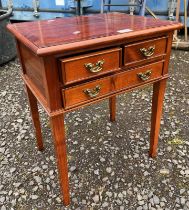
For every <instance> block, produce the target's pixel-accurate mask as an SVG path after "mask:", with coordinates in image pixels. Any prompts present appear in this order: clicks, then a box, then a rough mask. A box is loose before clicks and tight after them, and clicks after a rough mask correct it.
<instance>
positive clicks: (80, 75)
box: [60, 48, 121, 85]
mask: <svg viewBox="0 0 189 210" xmlns="http://www.w3.org/2000/svg"><path fill="white" fill-rule="evenodd" d="M120 58H121V48H113V49H109V50H103V51H99V52H95V53H90V54H86V55H81V56H74V57H71V58H66V59H61V60H60V61H61V75H62V81H63V83H64V84H65V85H67V84H71V83H74V82H78V81H82V80H85V79H90V78H94V77H96V76H100V75H104V74H107V73H109V72H115V71H117V70H119V69H120V65H121V59H120Z"/></svg>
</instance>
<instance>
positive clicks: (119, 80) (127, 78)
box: [115, 61, 163, 90]
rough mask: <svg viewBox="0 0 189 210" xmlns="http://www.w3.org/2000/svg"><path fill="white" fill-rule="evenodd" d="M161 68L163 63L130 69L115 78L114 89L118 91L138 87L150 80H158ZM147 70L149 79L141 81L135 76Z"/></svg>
mask: <svg viewBox="0 0 189 210" xmlns="http://www.w3.org/2000/svg"><path fill="white" fill-rule="evenodd" d="M162 68H163V62H162V61H159V62H156V63H152V64H149V65H146V66H142V67H139V68H135V69H131V70H129V71H125V72H123V73H119V74H117V75H116V76H115V89H116V90H120V89H124V88H126V87H130V86H136V85H140V84H142V83H146V82H149V81H150V80H154V79H157V78H160V77H161V76H162ZM149 70H150V71H151V72H152V73H151V75H150V77H149V79H147V80H146V81H143V80H141V79H140V78H139V77H138V76H137V74H138V73H145V72H147V71H149Z"/></svg>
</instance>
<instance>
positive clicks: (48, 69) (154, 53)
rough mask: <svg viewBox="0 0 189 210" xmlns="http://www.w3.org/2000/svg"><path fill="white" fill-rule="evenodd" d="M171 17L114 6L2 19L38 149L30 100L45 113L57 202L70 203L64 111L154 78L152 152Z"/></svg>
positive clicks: (35, 111)
mask: <svg viewBox="0 0 189 210" xmlns="http://www.w3.org/2000/svg"><path fill="white" fill-rule="evenodd" d="M181 27H182V24H180V23H178V22H171V21H163V20H157V19H152V18H146V17H139V16H130V15H126V14H121V13H108V14H97V15H90V16H80V17H72V18H61V19H56V20H45V21H36V22H28V23H17V24H12V25H8V29H9V30H10V31H11V32H12V33H13V34H14V36H15V37H16V41H17V47H18V53H19V57H20V62H21V65H22V78H23V80H24V83H25V85H26V90H27V93H28V99H29V104H30V108H31V115H32V119H33V124H34V127H35V131H36V139H37V145H38V148H39V150H42V149H43V142H42V134H41V127H40V121H39V113H38V106H37V101H38V102H39V103H40V104H41V105H42V106H43V108H44V109H45V111H46V112H47V113H48V115H49V117H50V123H51V128H52V133H53V137H54V145H55V151H56V156H57V165H58V169H59V178H60V186H61V191H62V195H63V202H64V204H65V205H69V203H70V196H69V181H68V167H67V154H66V138H65V129H64V114H65V113H66V112H69V111H72V110H74V109H77V108H79V107H81V106H85V105H89V104H91V103H96V102H98V101H100V100H103V99H106V98H109V104H110V120H111V121H114V120H115V112H116V95H117V94H120V93H124V92H126V91H130V90H133V89H135V88H139V87H143V86H145V85H150V84H153V99H152V118H151V135H150V156H151V157H155V156H156V154H157V145H158V134H159V129H160V120H161V114H162V107H163V98H164V93H165V86H166V81H167V78H168V65H169V57H170V52H171V44H172V37H173V32H174V30H175V29H179V28H181Z"/></svg>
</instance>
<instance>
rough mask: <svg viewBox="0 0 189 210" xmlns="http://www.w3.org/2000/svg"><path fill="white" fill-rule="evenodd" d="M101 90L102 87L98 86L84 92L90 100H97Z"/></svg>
mask: <svg viewBox="0 0 189 210" xmlns="http://www.w3.org/2000/svg"><path fill="white" fill-rule="evenodd" d="M100 90H101V87H100V85H97V86H96V87H95V88H93V89H86V90H84V91H83V92H84V93H85V94H86V95H87V96H89V97H90V98H95V97H97V96H98V95H99V93H100Z"/></svg>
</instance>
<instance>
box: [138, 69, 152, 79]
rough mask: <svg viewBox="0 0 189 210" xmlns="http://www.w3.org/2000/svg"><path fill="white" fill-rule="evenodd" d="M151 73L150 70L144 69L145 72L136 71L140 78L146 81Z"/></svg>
mask: <svg viewBox="0 0 189 210" xmlns="http://www.w3.org/2000/svg"><path fill="white" fill-rule="evenodd" d="M151 74H152V71H151V70H148V71H146V72H145V73H138V74H137V76H138V77H139V78H140V79H141V80H142V81H146V80H148V79H150V76H151Z"/></svg>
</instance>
